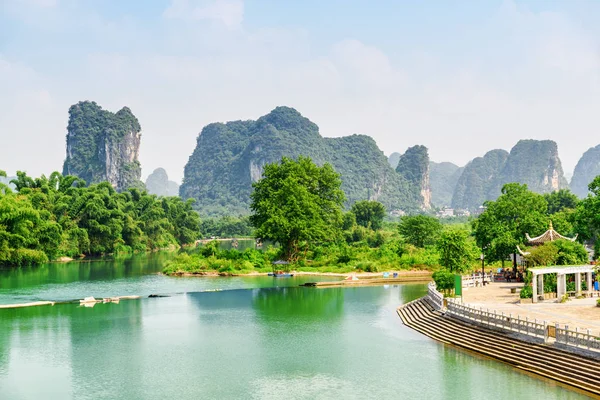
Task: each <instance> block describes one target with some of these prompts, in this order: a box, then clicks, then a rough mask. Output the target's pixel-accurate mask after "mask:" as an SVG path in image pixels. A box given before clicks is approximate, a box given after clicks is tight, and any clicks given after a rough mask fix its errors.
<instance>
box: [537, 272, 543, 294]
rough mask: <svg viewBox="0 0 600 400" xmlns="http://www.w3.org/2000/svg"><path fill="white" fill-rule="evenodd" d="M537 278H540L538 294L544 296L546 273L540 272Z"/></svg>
mask: <svg viewBox="0 0 600 400" xmlns="http://www.w3.org/2000/svg"><path fill="white" fill-rule="evenodd" d="M537 279H538V282H537V284H538V294H539V295H542V296H543V295H544V274H539V275H538V276H537Z"/></svg>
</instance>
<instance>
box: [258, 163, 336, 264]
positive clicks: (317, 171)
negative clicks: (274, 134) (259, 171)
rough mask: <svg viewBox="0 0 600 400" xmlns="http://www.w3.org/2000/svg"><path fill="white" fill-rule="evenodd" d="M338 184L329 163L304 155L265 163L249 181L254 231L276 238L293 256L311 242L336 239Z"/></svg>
mask: <svg viewBox="0 0 600 400" xmlns="http://www.w3.org/2000/svg"><path fill="white" fill-rule="evenodd" d="M341 183H342V182H341V179H340V175H339V174H338V173H337V172H335V171H334V169H333V167H332V166H331V165H330V164H325V165H323V166H322V167H319V166H317V165H315V164H314V163H313V162H312V160H311V159H310V158H307V157H302V156H300V157H298V160H293V159H290V158H287V157H283V158H282V159H281V162H279V163H272V164H266V165H265V167H264V172H263V177H262V179H260V180H259V181H258V182H256V183H254V184H253V185H252V186H253V188H254V191H253V192H252V194H251V200H252V202H251V205H250V208H251V210H252V215H251V216H250V222H251V223H252V225H253V226H254V227H255V228H256V233H255V234H256V236H257V237H259V238H262V239H267V240H272V241H274V242H277V243H279V244H280V245H281V247H282V250H283V255H284V257H285V258H286V259H288V260H292V261H294V260H296V259H297V258H298V255H299V252H300V251H301V250H304V251H306V250H308V245H309V244H310V243H311V242H317V241H324V240H329V241H331V240H335V239H337V238H338V237H339V236H340V233H341V229H340V226H341V222H342V204H343V202H344V200H345V197H344V192H343V191H342V190H341V189H340V186H341Z"/></svg>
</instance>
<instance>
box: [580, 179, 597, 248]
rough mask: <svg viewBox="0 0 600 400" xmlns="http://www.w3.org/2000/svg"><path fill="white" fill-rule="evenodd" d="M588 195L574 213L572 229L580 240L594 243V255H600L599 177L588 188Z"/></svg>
mask: <svg viewBox="0 0 600 400" xmlns="http://www.w3.org/2000/svg"><path fill="white" fill-rule="evenodd" d="M588 188H589V191H590V194H589V195H588V197H586V198H585V199H583V200H582V201H581V202H580V203H579V205H578V206H577V209H576V211H575V216H574V228H575V232H576V233H577V234H579V238H580V239H582V240H589V241H591V242H593V243H594V250H596V252H595V253H596V254H600V240H598V239H599V236H600V235H599V233H600V176H597V177H596V178H594V180H593V181H592V182H591V183H590V184H589V186H588Z"/></svg>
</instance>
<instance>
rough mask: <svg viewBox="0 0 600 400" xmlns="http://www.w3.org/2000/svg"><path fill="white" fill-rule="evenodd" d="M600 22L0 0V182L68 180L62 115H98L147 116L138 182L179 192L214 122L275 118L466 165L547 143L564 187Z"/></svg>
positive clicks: (579, 144)
mask: <svg viewBox="0 0 600 400" xmlns="http://www.w3.org/2000/svg"><path fill="white" fill-rule="evenodd" d="M598 20H600V2H598V1H591V0H589V1H583V0H570V1H566V0H565V1H551V0H547V1H517V0H493V1H492V0H490V1H483V0H482V1H426V2H415V1H400V0H397V1H391V0H390V1H386V0H379V1H376V0H371V1H363V0H360V1H359V0H354V1H352V0H329V1H327V0H320V1H317V0H303V1H282V0H147V1H133V0H130V1H116V0H115V1H111V0H105V1H96V0H94V1H92V0H0V88H1V90H0V143H1V144H2V149H3V151H2V152H0V154H2V156H1V158H0V169H5V170H7V172H9V173H14V172H15V171H16V170H26V171H28V172H29V173H30V174H33V175H38V174H41V173H46V174H48V173H50V172H51V171H52V170H60V169H61V168H62V162H63V159H64V155H65V149H64V144H65V142H64V140H65V139H64V138H65V134H66V124H67V117H68V114H67V110H68V107H69V106H70V105H71V104H74V103H76V102H77V101H80V100H94V101H96V102H97V103H99V104H100V105H101V106H102V107H103V108H105V109H108V110H112V111H117V110H118V109H120V108H121V107H123V106H129V107H130V108H131V109H132V111H133V112H134V114H135V115H136V116H137V117H138V118H139V120H140V122H141V125H142V129H143V131H142V134H143V137H142V147H141V154H140V159H141V162H142V167H143V175H144V177H145V176H146V175H147V174H149V173H150V172H151V171H152V170H153V169H154V168H157V167H164V168H166V169H167V172H168V173H169V175H170V176H171V177H172V178H174V179H176V180H180V179H181V178H182V176H183V166H184V165H185V163H186V161H187V159H188V157H189V155H190V154H191V153H192V151H193V148H194V146H195V141H196V137H197V135H198V133H199V132H200V130H201V129H202V127H203V126H204V125H206V124H208V123H210V122H214V121H227V120H235V119H256V118H258V117H259V116H261V115H264V114H266V113H268V112H269V111H270V110H271V109H273V108H274V107H275V106H277V105H288V106H292V107H295V108H296V109H298V110H299V111H300V112H301V113H303V114H304V115H305V116H307V117H308V118H310V119H311V120H312V121H314V122H315V123H317V124H318V125H319V127H320V128H321V133H322V134H323V135H324V136H343V135H349V134H353V133H363V134H367V135H370V136H372V137H374V138H375V140H376V141H377V143H378V144H379V146H380V148H381V149H382V150H383V151H384V152H385V153H386V154H390V153H392V152H394V151H398V152H403V151H405V150H406V148H407V147H409V146H412V145H415V144H424V145H426V146H428V147H429V149H430V156H431V158H432V159H433V160H434V161H452V162H455V163H457V164H460V165H464V164H465V163H467V162H468V161H469V160H471V159H472V158H474V157H477V156H481V155H483V154H484V153H485V152H486V151H488V150H491V149H493V148H504V149H507V150H509V149H510V148H511V147H512V146H513V145H514V144H515V143H516V142H517V140H519V139H520V138H534V139H552V140H555V141H557V142H558V145H559V151H560V155H561V158H562V160H563V166H564V169H565V172H567V173H568V172H571V171H572V169H573V167H574V166H575V163H576V162H577V160H578V159H579V157H580V156H581V154H582V153H583V152H584V151H585V150H587V149H588V148H589V147H591V146H596V145H598V144H600V135H599V134H598V133H599V132H600V113H599V112H598V110H599V109H600V26H599V24H597V21H598ZM6 149H11V150H8V151H7V150H6ZM13 149H17V151H12V150H13Z"/></svg>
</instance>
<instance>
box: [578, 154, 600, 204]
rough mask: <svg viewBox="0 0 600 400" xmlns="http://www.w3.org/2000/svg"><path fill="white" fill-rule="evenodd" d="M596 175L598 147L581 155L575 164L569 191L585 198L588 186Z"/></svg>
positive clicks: (599, 172)
mask: <svg viewBox="0 0 600 400" xmlns="http://www.w3.org/2000/svg"><path fill="white" fill-rule="evenodd" d="M598 175H600V145H598V146H596V147H592V148H590V149H589V150H588V151H586V152H585V153H583V156H581V158H580V159H579V161H578V162H577V165H576V166H575V171H574V172H573V178H572V179H571V191H572V192H573V193H575V194H576V195H577V196H579V197H586V196H587V194H588V185H589V184H590V183H591V182H592V181H593V180H594V178H595V177H596V176H598Z"/></svg>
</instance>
